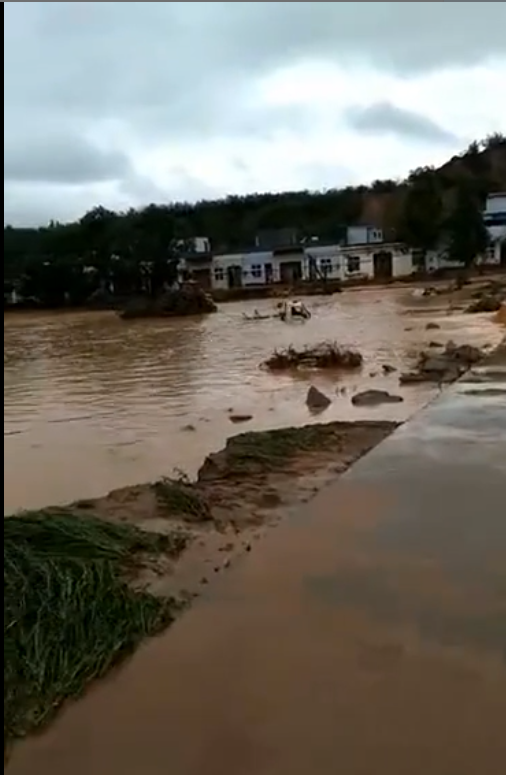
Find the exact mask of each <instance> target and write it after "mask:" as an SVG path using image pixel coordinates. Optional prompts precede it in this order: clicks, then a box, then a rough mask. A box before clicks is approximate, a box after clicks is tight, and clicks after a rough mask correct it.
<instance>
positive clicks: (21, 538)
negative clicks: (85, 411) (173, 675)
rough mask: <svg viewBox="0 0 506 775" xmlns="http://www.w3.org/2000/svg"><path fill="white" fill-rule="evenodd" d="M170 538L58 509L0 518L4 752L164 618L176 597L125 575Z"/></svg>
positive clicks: (179, 543) (170, 548)
mask: <svg viewBox="0 0 506 775" xmlns="http://www.w3.org/2000/svg"><path fill="white" fill-rule="evenodd" d="M172 541H173V539H172V537H171V536H161V535H157V534H153V533H146V532H143V531H141V530H139V529H138V528H136V527H134V526H132V525H118V524H114V523H108V522H105V521H102V520H100V519H97V518H95V517H93V516H88V515H86V516H78V515H76V514H74V513H72V512H71V511H70V510H67V511H65V510H63V509H61V510H45V511H40V512H31V513H25V514H22V515H19V516H13V517H8V518H6V519H5V520H4V751H5V748H6V746H7V745H8V743H9V742H11V741H12V740H13V739H15V738H18V737H23V736H24V735H26V734H27V733H28V732H30V731H32V730H34V729H36V728H37V727H39V726H41V725H42V724H44V723H45V722H46V721H48V720H49V719H50V718H51V716H52V715H53V714H54V713H55V712H56V710H57V709H58V708H59V706H60V705H61V704H62V703H63V702H64V701H65V700H66V699H68V698H71V697H76V696H78V695H80V694H81V693H82V692H83V690H84V688H85V687H86V685H87V684H88V683H89V682H90V681H92V680H94V679H96V678H98V677H100V676H102V675H103V674H104V673H105V672H106V671H108V670H109V669H110V668H111V667H112V666H113V665H114V664H115V663H117V662H118V661H119V660H120V659H121V658H123V657H124V656H125V655H127V654H128V653H130V652H131V651H132V650H133V649H134V648H135V647H136V646H137V645H138V643H139V642H140V641H141V640H142V639H143V638H145V637H146V636H149V635H153V634H155V633H156V632H158V631H160V630H161V629H162V628H163V627H166V626H167V625H169V624H170V623H171V622H172V621H173V619H174V616H175V613H176V612H177V610H179V607H180V604H179V603H178V602H177V601H176V600H175V599H170V598H166V599H160V598H156V597H154V596H152V595H150V594H147V593H145V592H142V591H134V590H133V589H131V588H130V586H129V585H128V584H127V582H126V581H125V574H127V573H128V572H131V571H132V569H133V568H134V567H135V565H136V562H137V561H138V556H139V553H147V554H151V555H156V554H159V553H161V552H168V553H170V554H175V553H177V552H180V551H181V550H182V549H183V548H184V538H183V536H182V535H181V534H178V537H177V540H176V542H175V543H173V542H172Z"/></svg>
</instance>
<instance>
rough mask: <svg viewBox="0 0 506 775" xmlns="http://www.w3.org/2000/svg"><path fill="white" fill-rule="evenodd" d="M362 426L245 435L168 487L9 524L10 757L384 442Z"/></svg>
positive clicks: (384, 431) (386, 427)
mask: <svg viewBox="0 0 506 775" xmlns="http://www.w3.org/2000/svg"><path fill="white" fill-rule="evenodd" d="M396 426H397V424H396V423H391V422H357V423H339V422H335V423H329V424H321V425H309V426H306V427H302V428H287V429H282V430H275V431H267V432H257V433H255V432H253V433H244V434H240V435H238V436H234V437H232V438H230V439H229V440H228V442H227V444H226V446H225V448H224V449H222V450H221V451H219V452H217V453H214V454H212V455H210V456H209V457H208V458H207V459H206V460H205V462H204V464H203V465H202V467H201V469H200V471H199V473H198V477H197V479H196V480H195V481H193V482H192V481H189V480H187V479H186V478H184V477H181V476H179V477H173V478H170V477H167V478H164V479H161V480H159V481H157V482H154V483H148V484H141V485H137V486H131V487H125V488H123V489H121V490H115V491H113V492H111V493H109V494H108V495H106V496H104V497H102V498H98V499H95V500H86V501H83V500H81V501H76V502H75V503H72V504H70V505H68V506H65V507H61V506H60V507H52V508H47V509H44V510H41V511H38V512H30V513H24V514H18V515H13V516H10V517H7V518H6V519H5V520H4V565H5V578H4V582H5V593H4V607H5V615H4V642H5V657H4V745H5V746H7V748H6V750H8V748H9V746H10V743H12V741H13V740H15V739H16V738H20V737H23V736H25V735H26V734H28V733H30V732H32V731H35V730H36V729H38V728H39V727H41V726H42V725H44V724H45V723H47V722H48V721H49V720H50V719H51V718H52V717H53V716H54V714H55V713H56V711H57V710H58V708H59V707H60V706H61V705H62V704H63V703H64V702H65V700H66V699H68V698H72V697H76V696H78V695H80V694H81V693H82V692H83V691H84V689H85V687H86V686H87V685H88V684H89V683H90V682H91V681H93V680H94V679H96V678H98V677H100V676H102V675H104V673H106V672H107V671H108V670H109V669H110V668H111V667H112V666H113V665H114V664H116V663H118V662H119V661H120V660H121V659H122V658H123V657H124V656H125V655H127V654H129V653H131V652H132V650H133V649H134V648H135V647H136V646H137V645H138V644H139V643H140V641H141V640H142V639H143V638H145V637H147V636H150V635H153V634H155V633H157V632H159V631H160V629H162V628H163V627H166V626H168V625H169V624H170V623H171V622H172V621H173V620H174V618H175V617H176V616H177V615H178V614H179V613H180V611H181V610H182V609H183V608H184V606H185V605H186V604H188V602H189V601H190V600H191V598H192V597H194V596H195V595H198V593H199V591H200V590H201V589H202V587H203V586H204V585H206V584H207V583H208V582H209V580H210V579H211V577H212V576H213V575H214V574H217V573H220V572H222V571H223V570H225V569H226V568H228V567H229V566H230V565H232V564H234V563H235V561H236V560H237V558H238V557H239V555H240V554H242V553H244V552H247V551H251V549H252V547H253V545H254V542H255V540H256V539H258V538H260V536H261V533H262V530H263V529H265V527H266V526H268V525H272V524H274V523H275V522H276V521H278V520H279V519H280V517H281V516H282V515H283V514H285V513H286V511H287V509H289V508H290V507H292V506H294V505H296V504H297V503H300V502H302V501H307V500H309V499H310V498H311V497H313V496H314V495H315V493H316V492H317V491H318V490H319V489H320V488H321V487H322V486H323V485H324V484H326V483H328V482H329V481H331V480H332V479H334V478H335V477H336V475H338V474H340V473H342V472H343V471H344V470H346V469H347V468H348V467H349V466H350V465H351V464H352V463H353V462H354V461H355V460H357V459H358V458H360V457H361V456H362V455H364V454H365V453H366V452H367V451H369V450H370V449H371V448H372V447H374V446H376V445H377V444H378V443H379V442H380V441H382V440H383V439H384V438H385V437H386V436H388V435H389V434H390V433H391V432H392V431H393V430H394V428H395V427H396Z"/></svg>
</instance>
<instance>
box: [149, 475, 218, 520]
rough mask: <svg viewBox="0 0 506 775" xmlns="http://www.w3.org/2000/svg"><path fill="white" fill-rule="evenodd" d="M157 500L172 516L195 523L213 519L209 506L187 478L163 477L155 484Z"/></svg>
mask: <svg viewBox="0 0 506 775" xmlns="http://www.w3.org/2000/svg"><path fill="white" fill-rule="evenodd" d="M153 488H154V491H155V495H156V498H157V500H158V503H159V504H160V505H161V506H162V508H164V509H166V510H167V511H168V512H169V513H170V514H174V515H175V514H178V515H181V516H182V517H184V518H187V519H188V518H189V519H191V521H193V522H206V521H208V520H210V519H212V514H211V509H210V507H209V504H208V503H207V501H206V500H205V498H204V497H203V495H202V494H201V493H200V492H198V490H197V489H196V488H195V485H194V484H192V482H190V480H189V479H188V477H187V476H185V475H184V474H180V475H179V476H178V477H177V478H174V479H171V478H170V477H163V478H162V479H159V480H158V481H157V482H155V483H154V484H153Z"/></svg>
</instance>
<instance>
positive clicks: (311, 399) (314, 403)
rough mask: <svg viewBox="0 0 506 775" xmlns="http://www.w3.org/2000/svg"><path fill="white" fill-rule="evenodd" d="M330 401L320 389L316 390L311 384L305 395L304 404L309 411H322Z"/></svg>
mask: <svg viewBox="0 0 506 775" xmlns="http://www.w3.org/2000/svg"><path fill="white" fill-rule="evenodd" d="M331 403H332V401H331V400H330V398H328V397H327V396H326V395H325V393H322V392H321V390H318V388H315V386H314V385H311V387H310V388H309V390H308V391H307V396H306V406H307V407H308V408H309V409H310V410H311V411H314V412H317V411H323V409H326V408H327V407H328V406H330V404H331Z"/></svg>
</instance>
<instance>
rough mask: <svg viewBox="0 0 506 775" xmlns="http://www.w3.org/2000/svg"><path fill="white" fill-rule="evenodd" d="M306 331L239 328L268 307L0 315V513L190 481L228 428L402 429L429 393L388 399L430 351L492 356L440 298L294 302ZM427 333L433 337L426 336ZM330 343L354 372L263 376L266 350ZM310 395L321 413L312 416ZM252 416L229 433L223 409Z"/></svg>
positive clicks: (267, 324)
mask: <svg viewBox="0 0 506 775" xmlns="http://www.w3.org/2000/svg"><path fill="white" fill-rule="evenodd" d="M308 306H309V308H310V310H311V312H312V318H311V320H309V321H308V322H306V323H290V324H283V323H281V322H280V321H279V320H261V321H258V322H250V321H248V320H246V319H245V317H244V316H245V315H251V314H252V313H253V310H254V309H258V310H259V312H260V313H262V314H264V313H267V312H272V311H273V310H274V302H273V301H270V300H269V301H257V302H244V303H233V304H224V305H222V306H221V308H220V311H219V313H217V314H216V315H210V316H208V317H206V318H194V319H191V318H190V319H188V318H186V319H184V318H183V319H178V320H169V321H167V320H165V321H162V320H149V321H131V322H124V321H122V320H120V319H119V318H118V317H117V316H116V315H115V314H114V313H113V312H100V313H93V312H77V313H76V312H72V313H36V314H32V313H26V314H25V313H16V314H8V315H5V316H4V452H5V464H4V478H5V489H4V511H5V512H7V513H11V512H12V511H14V510H16V509H20V508H31V507H38V506H43V505H46V504H49V503H65V502H68V501H71V500H73V499H75V498H87V497H94V496H98V495H101V494H103V493H105V492H107V491H109V490H111V489H113V488H116V487H121V486H124V485H128V484H131V483H135V482H142V481H148V480H152V479H154V478H156V477H159V476H161V475H164V474H170V473H171V472H172V471H174V469H180V470H184V471H185V472H187V473H189V474H194V473H195V471H196V470H197V468H198V467H199V466H200V464H201V463H202V460H203V458H204V457H205V455H206V454H208V453H209V452H211V451H213V450H216V449H218V448H220V447H222V446H223V444H224V442H225V440H226V438H227V437H228V436H230V435H232V434H235V433H238V432H239V431H241V430H246V429H247V430H263V429H268V428H275V427H281V426H290V425H301V424H304V423H308V422H312V421H318V422H322V421H331V420H355V419H356V420H359V419H387V420H404V419H406V417H407V416H409V415H411V414H413V413H414V412H415V411H416V410H417V409H418V408H419V407H420V406H422V405H424V404H425V403H427V402H428V401H429V400H430V399H431V397H432V396H434V395H435V394H436V393H437V392H438V388H437V387H434V386H433V385H430V384H418V385H409V386H405V387H399V384H398V371H395V372H393V373H391V374H388V375H385V374H384V373H383V370H382V366H383V365H384V364H389V365H391V366H394V367H395V368H396V369H397V370H403V369H407V368H409V365H410V363H411V362H412V361H413V359H414V358H415V357H416V354H417V352H418V351H419V350H420V348H422V347H424V346H428V344H429V343H430V342H431V341H433V340H438V341H439V342H442V343H445V342H446V341H448V339H453V340H454V341H455V342H457V343H464V342H468V343H471V344H476V345H480V346H481V345H485V344H490V345H493V344H495V343H496V342H497V341H498V340H499V338H500V336H501V332H500V330H499V328H498V327H497V326H496V325H495V324H494V323H493V322H492V321H491V320H490V316H486V315H485V316H481V315H473V316H470V315H464V314H462V313H461V312H459V311H456V310H452V309H451V307H450V306H449V303H448V300H444V299H442V298H439V299H437V301H434V300H425V299H420V298H417V297H416V295H414V293H413V291H412V290H410V289H406V288H402V289H391V290H390V289H389V290H385V289H375V290H361V291H350V292H347V293H343V294H339V295H336V296H332V297H315V298H311V299H309V300H308ZM429 322H434V323H436V324H437V326H439V328H434V329H431V330H428V329H427V323H429ZM325 339H327V340H329V339H330V340H336V341H338V342H339V343H341V344H343V345H351V346H355V347H357V348H358V349H359V350H360V351H361V352H362V354H363V356H364V360H365V363H364V367H363V369H362V370H361V371H360V372H359V373H351V374H343V375H337V374H335V373H333V374H326V375H322V374H319V375H310V374H307V373H306V374H303V375H299V376H296V377H294V376H293V375H285V374H283V375H280V374H275V375H273V374H269V373H267V372H266V371H264V370H262V369H260V368H259V365H260V363H261V362H262V361H263V360H264V359H265V358H266V357H267V356H268V355H269V354H270V353H271V352H272V350H273V349H275V348H277V347H284V346H287V345H289V344H294V345H303V344H313V343H316V342H319V341H321V340H325ZM310 384H313V385H315V386H317V387H318V388H319V389H321V390H322V391H324V392H325V393H326V394H327V395H328V396H329V397H330V398H331V399H332V403H331V405H330V406H329V407H328V409H327V410H326V411H325V413H324V414H323V415H319V416H318V417H317V418H314V417H312V416H311V415H310V414H309V412H308V409H307V407H306V405H305V397H306V393H307V390H308V387H309V385H310ZM368 388H378V389H381V390H388V391H390V392H393V393H396V394H398V395H402V397H403V398H404V401H403V402H402V403H396V404H389V405H383V406H380V407H373V408H372V407H370V408H367V407H361V408H358V407H356V406H353V405H352V403H351V396H352V395H353V394H354V393H356V392H357V391H358V390H363V389H368ZM232 409H233V410H234V411H235V412H240V413H246V414H249V415H252V419H251V420H250V421H249V422H248V423H245V424H242V425H241V426H240V427H239V426H234V425H233V423H232V422H231V421H230V410H232Z"/></svg>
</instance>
